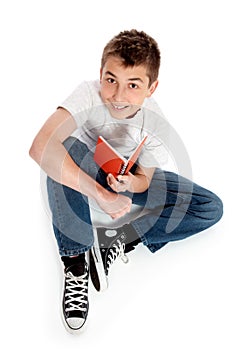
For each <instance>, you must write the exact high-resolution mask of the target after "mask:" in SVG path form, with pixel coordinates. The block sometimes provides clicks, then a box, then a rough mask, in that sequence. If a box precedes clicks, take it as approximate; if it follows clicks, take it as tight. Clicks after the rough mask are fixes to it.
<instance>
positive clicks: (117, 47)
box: [101, 29, 160, 85]
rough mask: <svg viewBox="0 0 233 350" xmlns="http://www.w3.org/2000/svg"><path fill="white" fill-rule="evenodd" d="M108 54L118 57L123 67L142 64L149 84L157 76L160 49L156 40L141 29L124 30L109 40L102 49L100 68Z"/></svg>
mask: <svg viewBox="0 0 233 350" xmlns="http://www.w3.org/2000/svg"><path fill="white" fill-rule="evenodd" d="M110 56H113V57H117V58H120V59H121V60H122V64H123V65H124V66H125V67H129V66H131V67H132V66H139V65H144V66H145V67H146V70H147V75H148V77H149V85H151V84H152V83H153V82H154V81H156V80H157V78H158V74H159V67H160V50H159V48H158V44H157V42H156V41H155V40H154V39H153V38H151V37H150V36H149V35H147V34H146V33H145V32H143V31H141V32H139V31H137V30H136V29H132V30H130V31H128V30H125V31H123V32H120V33H119V34H118V35H116V36H115V37H114V38H113V39H112V40H110V41H109V42H108V44H107V45H106V46H105V48H104V50H103V54H102V59H101V67H102V68H103V67H104V65H105V63H106V61H107V59H108V58H109V57H110Z"/></svg>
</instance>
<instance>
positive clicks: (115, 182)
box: [107, 173, 133, 193]
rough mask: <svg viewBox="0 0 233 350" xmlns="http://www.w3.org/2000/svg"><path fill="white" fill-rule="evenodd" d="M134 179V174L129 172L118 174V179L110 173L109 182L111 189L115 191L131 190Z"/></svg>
mask: <svg viewBox="0 0 233 350" xmlns="http://www.w3.org/2000/svg"><path fill="white" fill-rule="evenodd" d="M132 181H133V174H131V173H128V175H118V176H117V179H115V177H114V176H113V175H112V174H108V176H107V183H108V185H109V186H110V187H111V189H112V190H113V191H115V192H117V193H118V192H125V191H130V189H131V187H132V186H131V185H132Z"/></svg>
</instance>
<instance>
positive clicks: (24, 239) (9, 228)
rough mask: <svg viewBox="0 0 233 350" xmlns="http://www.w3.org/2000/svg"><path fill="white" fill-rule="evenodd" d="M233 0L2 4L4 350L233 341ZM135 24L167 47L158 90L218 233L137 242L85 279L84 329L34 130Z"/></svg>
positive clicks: (205, 345)
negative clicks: (75, 313) (217, 217)
mask: <svg viewBox="0 0 233 350" xmlns="http://www.w3.org/2000/svg"><path fill="white" fill-rule="evenodd" d="M231 11H232V10H231V2H230V1H227V0H221V1H216V0H212V1H210V0H196V1H187V0H186V1H185V0H176V1H173V0H170V1H169V0H167V1H166V0H161V1H156V0H154V1H148V0H144V1H141V2H139V1H138V2H137V1H130V0H128V1H125V0H124V1H121V0H118V1H117V2H111V1H105V0H100V1H77V0H76V1H74V0H66V1H65V0H64V1H60V0H56V1H51V0H46V1H44V0H41V1H32V0H31V1H26V0H21V1H11V0H8V1H2V2H1V5H0V35H1V41H0V45H1V55H0V60H1V65H0V84H1V95H0V96H1V121H2V127H1V157H2V162H1V186H2V187H1V202H2V206H1V208H2V209H1V213H2V215H1V254H0V257H1V298H0V300H1V307H0V310H1V321H2V322H1V333H2V335H1V342H2V343H4V344H5V345H4V349H17V348H30V349H34V348H43V347H45V346H46V348H47V347H49V348H50V349H56V350H58V349H64V348H67V349H76V348H79V349H87V350H89V349H93V348H94V349H105V348H106V349H107V348H108V349H118V348H124V349H125V348H137V349H140V348H149V347H150V348H151V347H153V348H155V349H158V350H170V349H180V350H183V349H185V350H186V349H189V350H192V349H195V350H196V349H199V350H204V349H213V348H216V349H223V350H228V349H229V350H230V349H232V347H233V341H232V336H231V332H232V325H233V322H232V313H233V303H232V295H233V289H232V286H233V283H232V281H231V278H232V266H233V258H232V255H233V254H232V244H233V240H232V233H233V232H232V231H233V230H232V225H231V217H232V213H231V205H232V203H231V199H232V194H233V193H232V185H231V182H232V174H231V169H232V166H231V162H232V157H231V150H232V146H231V147H230V145H231V140H232V126H231V125H232V124H230V123H231V119H232V117H233V113H232V112H233V108H232V81H233V74H232V62H233V53H232V32H233V28H232V14H231ZM131 28H137V29H139V30H144V31H146V32H147V33H148V34H150V35H151V36H153V37H154V38H155V39H156V40H157V41H158V43H159V46H160V49H161V52H162V66H161V71H160V83H159V87H158V90H157V91H156V93H155V98H156V100H157V102H158V103H159V105H160V107H161V108H162V110H163V112H164V114H165V115H166V117H167V118H168V119H169V121H170V122H171V124H172V125H173V126H174V127H175V128H176V130H177V131H178V133H179V135H180V136H181V137H182V139H183V141H184V144H185V146H186V148H187V150H188V152H189V156H190V158H191V161H192V168H193V179H194V181H195V182H198V183H199V184H201V185H203V186H205V187H208V188H209V189H211V190H213V191H214V192H216V193H217V194H218V195H219V196H220V197H221V198H222V200H223V202H224V205H225V214H224V217H223V219H222V220H221V222H220V223H218V224H217V225H216V226H215V227H213V228H211V229H209V230H207V231H205V232H204V233H201V234H199V235H196V236H195V237H192V238H189V239H187V240H185V241H182V242H177V243H173V244H169V245H167V247H166V248H164V249H163V250H161V251H159V252H158V253H157V254H154V255H153V254H151V253H149V252H147V251H146V250H145V249H143V247H139V248H138V250H137V251H136V252H135V253H132V254H131V262H130V264H129V265H127V266H125V265H123V264H122V263H121V262H119V263H117V264H116V265H115V266H113V268H112V271H111V273H110V287H109V289H108V291H106V292H105V293H103V294H98V293H97V292H95V290H94V289H93V287H92V286H91V285H90V313H89V322H88V327H87V329H86V331H85V332H84V333H83V334H82V335H79V336H72V335H69V334H68V333H66V331H65V330H64V328H63V325H62V323H61V319H60V311H59V308H60V299H61V288H62V283H63V281H62V266H61V263H60V260H59V258H58V253H57V247H56V243H55V239H54V237H53V233H52V229H51V225H50V222H49V219H48V217H47V214H46V212H45V210H44V206H43V201H42V198H41V193H40V171H39V167H38V166H37V165H36V163H34V162H33V161H32V160H31V159H30V158H29V156H28V150H29V147H30V145H31V142H32V140H33V138H34V136H35V134H36V132H37V131H38V130H39V128H40V127H41V125H42V123H43V122H44V121H45V120H46V118H47V117H48V116H49V115H50V114H51V113H52V112H53V111H54V110H55V108H56V106H57V105H58V104H59V103H60V102H61V101H62V100H63V99H64V98H66V96H67V95H68V94H69V93H70V92H71V91H72V90H73V89H74V88H75V87H76V85H77V84H79V83H80V82H81V81H82V80H84V79H86V80H87V79H95V78H98V75H99V65H100V56H101V53H102V49H103V47H104V45H105V44H106V42H107V41H108V40H110V39H111V38H112V37H113V36H114V35H115V34H118V32H119V31H121V30H125V29H131Z"/></svg>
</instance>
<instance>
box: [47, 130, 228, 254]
mask: <svg viewBox="0 0 233 350" xmlns="http://www.w3.org/2000/svg"><path fill="white" fill-rule="evenodd" d="M64 146H65V147H66V149H67V150H68V152H69V154H70V156H71V157H72V159H73V160H74V161H75V162H76V164H78V165H79V166H80V167H81V168H82V169H83V170H84V171H85V172H86V173H88V174H89V175H90V176H92V177H93V178H95V179H96V181H98V182H99V183H101V185H102V186H104V187H106V188H107V183H106V175H105V174H104V173H103V172H102V171H101V169H99V167H98V166H97V165H96V163H95V162H94V160H93V153H92V152H90V151H89V150H88V148H87V146H86V145H85V144H83V143H82V142H80V141H79V140H77V139H75V138H74V137H69V138H68V139H67V140H66V141H65V142H64ZM47 189H48V199H49V204H50V208H51V211H52V215H53V228H54V233H55V236H56V239H57V243H58V247H59V253H60V255H62V256H65V255H76V254H80V253H83V252H85V251H87V250H89V249H90V248H91V246H92V245H93V230H92V223H91V217H90V209H89V204H88V199H87V197H86V196H84V195H82V194H81V193H79V192H77V191H74V190H73V189H71V188H69V187H66V186H63V185H61V184H59V183H57V182H55V181H54V180H52V179H51V178H49V177H48V179H47ZM108 189H109V190H111V189H110V188H108ZM124 194H125V195H127V196H130V197H131V198H132V202H133V203H134V204H137V205H139V206H141V207H142V211H143V210H144V208H145V209H147V211H146V213H145V215H142V216H141V217H139V218H137V219H136V220H134V221H132V222H131V225H132V226H133V228H134V229H135V230H136V232H137V233H138V235H139V236H140V237H141V240H142V242H143V243H144V245H145V246H146V247H147V248H148V249H149V250H150V251H151V252H155V251H157V250H158V249H160V248H161V247H163V246H164V245H165V244H166V243H168V242H171V241H176V240H181V239H184V238H186V237H189V236H191V235H194V234H196V233H198V232H201V231H203V230H205V229H207V228H208V227H210V226H212V225H214V224H215V223H216V222H217V221H219V220H220V218H221V216H222V213H223V205H222V202H221V200H220V199H219V197H217V196H216V195H215V194H214V193H212V192H210V191H208V190H206V189H205V188H203V187H201V186H199V185H197V184H195V183H193V182H192V181H190V180H188V179H186V178H184V177H182V176H180V175H178V174H175V173H172V172H168V171H163V170H161V169H156V171H155V173H154V176H153V179H152V181H151V184H150V187H149V189H148V190H147V191H145V192H143V193H134V194H132V193H129V192H125V193H124ZM142 214H143V212H142Z"/></svg>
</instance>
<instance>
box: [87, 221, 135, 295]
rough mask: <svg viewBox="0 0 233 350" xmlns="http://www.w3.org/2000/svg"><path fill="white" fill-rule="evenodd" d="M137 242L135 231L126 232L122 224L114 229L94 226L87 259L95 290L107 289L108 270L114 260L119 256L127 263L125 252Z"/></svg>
mask: <svg viewBox="0 0 233 350" xmlns="http://www.w3.org/2000/svg"><path fill="white" fill-rule="evenodd" d="M127 226H128V225H127ZM133 238H134V240H133ZM135 238H136V239H135ZM139 242H141V240H140V238H139V237H138V236H137V235H135V233H133V236H132V234H131V235H130V234H127V233H126V230H125V229H124V226H123V228H119V229H114V230H112V229H106V228H103V227H99V228H97V229H96V228H94V245H93V247H92V248H91V250H90V254H89V259H90V274H91V280H92V283H93V285H94V287H95V289H96V290H97V291H103V290H105V289H107V287H108V272H109V268H110V267H111V266H112V264H113V263H114V261H115V260H116V259H117V258H118V257H121V259H122V261H123V262H124V263H128V261H129V259H128V257H127V256H126V255H125V253H128V252H129V251H131V250H133V249H134V248H135V246H136V245H137V244H138V243H139Z"/></svg>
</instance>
